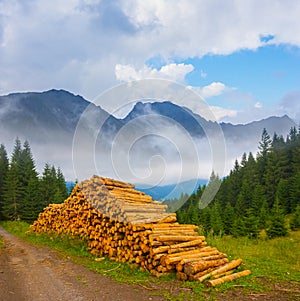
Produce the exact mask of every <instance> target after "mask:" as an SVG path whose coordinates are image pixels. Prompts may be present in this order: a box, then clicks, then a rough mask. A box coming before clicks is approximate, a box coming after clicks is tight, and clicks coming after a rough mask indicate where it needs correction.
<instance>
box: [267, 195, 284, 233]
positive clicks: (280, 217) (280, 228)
mask: <svg viewBox="0 0 300 301" xmlns="http://www.w3.org/2000/svg"><path fill="white" fill-rule="evenodd" d="M287 233H288V230H287V227H286V225H285V217H284V214H283V211H282V209H281V207H280V205H279V200H278V198H276V201H275V203H274V207H273V209H272V211H271V216H270V227H269V229H267V235H268V237H269V238H274V237H279V236H285V235H287Z"/></svg>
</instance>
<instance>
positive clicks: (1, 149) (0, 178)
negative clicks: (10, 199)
mask: <svg viewBox="0 0 300 301" xmlns="http://www.w3.org/2000/svg"><path fill="white" fill-rule="evenodd" d="M8 167H9V161H8V157H7V152H6V149H5V146H4V145H3V144H1V145H0V220H1V219H3V217H4V216H3V213H2V210H3V208H2V207H3V195H4V182H5V179H6V177H7V173H8Z"/></svg>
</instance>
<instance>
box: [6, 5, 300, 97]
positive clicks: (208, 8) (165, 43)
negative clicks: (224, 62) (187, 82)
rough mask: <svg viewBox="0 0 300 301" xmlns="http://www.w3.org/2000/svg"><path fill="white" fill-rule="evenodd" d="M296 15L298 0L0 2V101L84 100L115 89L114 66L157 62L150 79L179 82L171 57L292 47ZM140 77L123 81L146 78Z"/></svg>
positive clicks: (297, 38) (298, 41)
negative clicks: (27, 93)
mask: <svg viewBox="0 0 300 301" xmlns="http://www.w3.org/2000/svg"><path fill="white" fill-rule="evenodd" d="M299 15H300V2H299V1H289V2H288V5H287V3H286V2H284V1H280V0H274V1H263V2H262V1H258V0H253V1H238V2H236V1H216V0H214V1H211V0H203V1H201V2H196V1H193V2H192V1H190V0H178V1H175V2H174V1H172V0H166V1H160V0H152V1H141V0H128V1H123V0H116V1H100V0H99V1H97V0H70V1H64V2H63V3H62V1H59V0H54V1H47V0H31V1H23V0H15V1H11V0H2V1H1V2H0V28H1V29H0V58H1V60H0V70H1V74H0V85H1V86H0V94H4V93H8V92H13V91H24V90H45V89H48V88H53V87H65V86H66V87H67V88H68V89H70V90H71V91H73V92H75V93H78V94H81V95H83V96H85V97H88V98H90V99H91V98H93V97H94V96H95V95H97V94H98V93H100V92H101V91H103V90H104V89H106V88H109V87H110V86H112V85H114V84H116V78H115V67H116V65H118V64H119V65H121V66H143V64H145V62H146V61H147V60H148V59H149V58H151V57H154V56H157V55H158V56H161V57H162V58H163V59H164V60H165V61H166V62H167V66H168V69H167V70H164V69H162V70H156V71H155V70H152V71H151V70H150V75H151V72H152V73H154V76H158V75H159V76H164V77H165V78H167V77H169V78H172V79H174V78H175V80H182V78H184V76H185V75H186V74H187V73H188V71H189V70H190V69H186V68H190V67H186V66H188V65H185V67H178V64H175V65H174V66H172V64H170V62H173V59H174V58H176V59H186V58H187V57H197V56H198V57H201V56H203V55H205V54H230V53H233V52H236V51H239V50H241V49H252V50H255V49H257V48H258V47H260V46H263V45H266V44H267V43H268V44H270V43H273V44H279V43H290V44H292V45H296V46H300V35H297V34H295V30H294V29H295V28H299V27H300V19H299ZM269 34H271V35H273V36H274V38H273V39H271V40H270V41H265V40H263V39H261V37H262V36H268V35H269ZM72 62H76V64H74V63H72ZM70 64H73V65H72V68H70ZM95 66H97V68H98V70H95ZM75 67H76V68H75ZM172 67H174V68H175V70H174V69H172ZM88 68H90V69H91V70H90V71H89V70H87V69H88ZM180 68H181V69H180ZM68 70H69V73H68V72H67V71H68ZM141 70H143V68H141ZM141 70H138V71H137V70H135V72H133V74H132V75H131V76H135V77H139V76H142V75H143V74H141V73H143V72H144V73H145V74H148V73H149V70H147V69H145V70H144V71H141ZM131 71H132V70H131ZM139 72H141V73H139ZM173 72H175V74H173ZM176 72H177V73H176ZM86 74H88V77H86V76H85V75H86ZM152 75H153V74H152ZM203 75H204V73H203ZM120 76H121V75H120ZM122 76H123V77H124V76H125V75H124V74H123V75H122ZM72 79H73V84H72Z"/></svg>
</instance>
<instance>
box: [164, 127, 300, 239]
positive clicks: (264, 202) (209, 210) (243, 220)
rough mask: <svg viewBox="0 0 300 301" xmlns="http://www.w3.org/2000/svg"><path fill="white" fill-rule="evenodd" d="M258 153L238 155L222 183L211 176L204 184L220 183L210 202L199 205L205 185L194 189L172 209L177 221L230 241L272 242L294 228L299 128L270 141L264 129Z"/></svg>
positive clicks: (298, 201)
mask: <svg viewBox="0 0 300 301" xmlns="http://www.w3.org/2000/svg"><path fill="white" fill-rule="evenodd" d="M258 150H259V151H258V153H257V154H256V156H254V155H253V154H252V153H251V152H250V153H249V154H246V153H244V154H243V156H242V159H241V161H240V162H238V160H236V161H235V164H234V167H233V169H232V170H231V171H230V174H229V175H228V176H227V177H225V178H223V179H222V180H221V179H219V178H218V176H217V175H215V174H214V173H212V175H211V178H210V181H209V183H208V184H207V185H208V186H212V187H213V186H214V184H215V183H217V182H221V186H220V189H219V190H218V192H217V194H216V196H215V198H214V199H213V201H212V202H211V203H210V204H209V205H208V206H203V204H201V203H200V204H199V200H200V198H201V195H202V194H203V191H204V189H205V188H206V186H205V185H204V186H202V187H199V188H198V190H197V191H196V192H195V193H193V194H192V195H191V196H190V197H189V198H188V200H187V201H186V202H185V203H184V205H183V206H182V207H181V208H180V209H178V210H177V217H178V220H179V221H180V222H181V223H192V224H197V225H199V226H200V227H201V229H202V230H203V232H204V233H205V234H207V233H208V232H210V233H213V234H217V235H223V234H228V235H233V236H236V237H237V236H248V237H250V238H257V237H259V236H261V235H264V236H265V237H268V238H273V237H278V236H285V235H286V234H287V233H288V231H289V230H296V229H300V129H299V130H298V131H297V129H296V128H291V130H290V133H289V135H288V136H287V137H286V138H284V137H283V136H279V135H277V134H274V136H273V137H272V138H271V137H270V135H269V133H268V132H267V131H266V129H264V130H263V132H262V136H261V141H260V142H259V146H258ZM207 188H209V187H207ZM184 198H185V196H183V195H182V196H181V198H180V199H184ZM180 199H177V200H176V199H175V200H172V201H167V203H168V204H171V205H172V203H173V204H176V203H180V201H181V200H180ZM200 208H203V209H200Z"/></svg>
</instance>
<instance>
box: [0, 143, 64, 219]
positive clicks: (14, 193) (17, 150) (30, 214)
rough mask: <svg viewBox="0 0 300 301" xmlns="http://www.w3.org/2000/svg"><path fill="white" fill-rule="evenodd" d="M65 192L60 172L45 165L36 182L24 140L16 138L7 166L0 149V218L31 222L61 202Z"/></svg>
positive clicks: (31, 157)
mask: <svg viewBox="0 0 300 301" xmlns="http://www.w3.org/2000/svg"><path fill="white" fill-rule="evenodd" d="M67 197H68V191H67V187H66V184H65V179H64V176H63V174H62V172H61V170H60V169H59V168H58V169H57V170H56V169H55V167H54V166H51V167H50V166H49V165H47V164H46V166H45V170H44V172H43V176H42V178H41V179H40V178H39V176H38V173H37V171H36V167H35V163H34V159H33V156H32V152H31V149H30V145H29V143H28V141H25V142H24V144H23V146H22V144H21V141H20V140H19V139H18V138H17V139H16V141H15V146H14V149H13V152H12V156H11V160H10V163H9V160H8V157H7V153H6V150H5V147H4V145H1V146H0V218H1V219H8V220H23V221H27V222H32V221H33V220H35V219H36V218H37V216H38V214H39V212H41V211H42V210H43V208H44V207H45V206H46V205H48V204H49V203H61V202H62V201H64V200H65V199H66V198H67Z"/></svg>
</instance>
